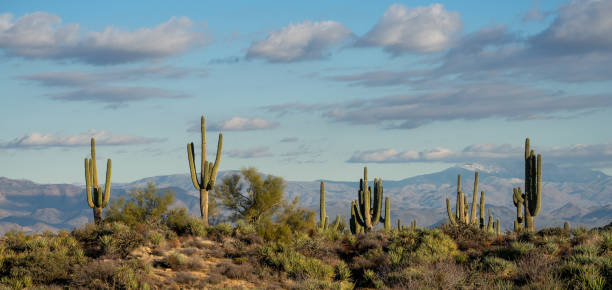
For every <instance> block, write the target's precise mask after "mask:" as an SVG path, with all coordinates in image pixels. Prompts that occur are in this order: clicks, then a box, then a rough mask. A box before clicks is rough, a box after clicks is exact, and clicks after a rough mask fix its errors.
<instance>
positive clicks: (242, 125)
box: [198, 117, 279, 131]
mask: <svg viewBox="0 0 612 290" xmlns="http://www.w3.org/2000/svg"><path fill="white" fill-rule="evenodd" d="M278 125H279V124H278V123H276V122H270V121H268V120H265V119H262V118H246V117H233V118H231V119H229V120H226V121H222V122H219V123H212V124H211V125H209V126H208V127H209V128H210V129H212V130H218V131H253V130H265V129H273V128H276V127H278ZM198 128H199V127H198ZM198 130H199V129H198Z"/></svg>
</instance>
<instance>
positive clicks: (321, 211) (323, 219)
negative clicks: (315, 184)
mask: <svg viewBox="0 0 612 290" xmlns="http://www.w3.org/2000/svg"><path fill="white" fill-rule="evenodd" d="M327 222H328V218H327V213H326V211H325V183H324V182H323V180H321V188H320V191H319V224H318V225H317V227H318V228H319V230H323V229H325V227H326V226H327V224H326V223H327Z"/></svg>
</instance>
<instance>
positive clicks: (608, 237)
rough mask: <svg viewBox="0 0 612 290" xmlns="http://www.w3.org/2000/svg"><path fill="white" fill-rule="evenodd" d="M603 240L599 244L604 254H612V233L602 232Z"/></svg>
mask: <svg viewBox="0 0 612 290" xmlns="http://www.w3.org/2000/svg"><path fill="white" fill-rule="evenodd" d="M601 237H602V240H601V244H600V245H599V248H600V251H601V253H602V254H609V255H610V254H612V233H602V234H601Z"/></svg>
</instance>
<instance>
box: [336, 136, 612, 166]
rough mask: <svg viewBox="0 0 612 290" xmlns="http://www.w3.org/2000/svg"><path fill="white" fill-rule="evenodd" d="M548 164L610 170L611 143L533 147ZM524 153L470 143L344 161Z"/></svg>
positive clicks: (495, 158)
mask: <svg viewBox="0 0 612 290" xmlns="http://www.w3.org/2000/svg"><path fill="white" fill-rule="evenodd" d="M534 149H535V150H536V151H537V152H538V153H541V154H542V156H543V159H545V162H547V163H554V164H557V165H560V166H578V167H591V168H610V167H612V143H610V142H608V143H603V144H577V145H572V146H566V147H536V148H534ZM523 154H524V148H523V147H522V146H511V145H508V144H503V145H496V144H490V143H480V144H473V145H470V146H467V147H465V148H464V149H463V150H462V151H452V150H450V149H446V148H441V147H436V148H432V149H427V150H423V151H412V150H407V151H398V150H395V149H377V150H366V151H357V152H354V153H353V155H352V156H351V157H350V158H349V159H348V160H347V162H356V163H368V162H371V163H413V162H446V163H466V162H484V163H489V162H504V161H508V160H516V159H517V158H521V157H522V156H523Z"/></svg>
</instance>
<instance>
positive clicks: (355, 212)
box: [350, 167, 391, 234]
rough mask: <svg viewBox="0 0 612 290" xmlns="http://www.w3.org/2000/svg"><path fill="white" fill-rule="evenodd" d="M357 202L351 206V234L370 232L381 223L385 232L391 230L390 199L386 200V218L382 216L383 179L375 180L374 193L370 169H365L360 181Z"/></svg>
mask: <svg viewBox="0 0 612 290" xmlns="http://www.w3.org/2000/svg"><path fill="white" fill-rule="evenodd" d="M357 198H358V199H357V200H354V201H353V202H352V204H351V221H350V223H351V232H352V233H353V234H355V233H359V232H360V231H365V232H370V231H372V229H373V228H374V226H376V225H377V224H378V222H381V223H383V224H384V229H385V230H387V231H388V230H390V229H391V208H390V207H391V205H390V202H389V198H388V197H387V198H386V199H385V216H384V217H382V216H381V208H382V198H383V186H382V179H379V178H374V192H373V193H372V188H371V187H370V186H369V185H368V168H367V167H364V168H363V179H361V180H360V181H359V191H358V194H357Z"/></svg>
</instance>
